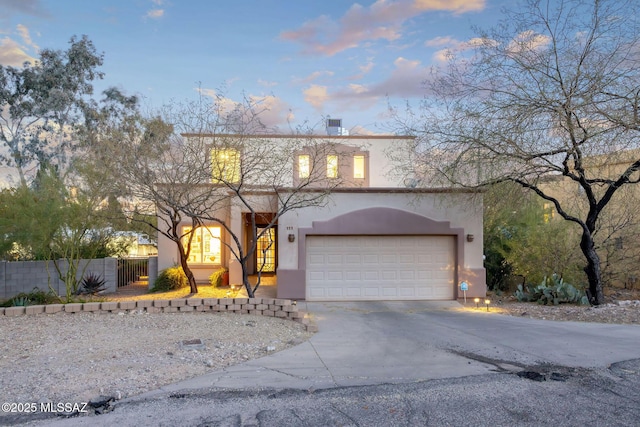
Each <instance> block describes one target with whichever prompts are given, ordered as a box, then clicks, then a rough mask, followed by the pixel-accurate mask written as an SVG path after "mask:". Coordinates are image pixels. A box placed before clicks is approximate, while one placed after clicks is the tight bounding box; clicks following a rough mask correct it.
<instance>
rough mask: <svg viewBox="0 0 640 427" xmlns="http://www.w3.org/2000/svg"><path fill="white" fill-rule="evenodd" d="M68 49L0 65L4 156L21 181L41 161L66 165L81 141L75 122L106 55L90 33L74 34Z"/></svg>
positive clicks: (0, 137)
mask: <svg viewBox="0 0 640 427" xmlns="http://www.w3.org/2000/svg"><path fill="white" fill-rule="evenodd" d="M69 44H70V47H69V49H68V50H66V51H64V52H63V51H56V50H50V49H43V50H42V51H41V52H40V57H39V58H38V60H37V61H36V63H35V64H29V63H25V65H24V66H23V67H22V68H17V67H10V66H8V67H5V66H2V65H0V111H2V114H0V143H1V144H2V145H3V148H4V150H3V151H2V154H1V155H0V162H1V163H2V164H4V165H6V166H8V167H11V168H15V169H16V170H17V172H18V175H19V178H20V184H22V185H23V186H24V185H26V184H27V183H28V174H29V172H30V171H36V170H38V168H39V165H40V164H43V163H46V164H50V165H55V166H57V167H58V168H62V167H66V164H67V161H68V159H69V156H70V155H71V154H72V153H73V151H74V150H75V148H76V147H77V141H76V140H75V139H74V137H73V132H74V126H76V125H77V124H79V123H81V122H82V121H83V117H84V116H85V114H86V112H87V108H89V107H90V104H91V103H90V102H88V101H89V98H88V97H89V96H90V95H92V94H93V86H92V85H91V82H92V81H93V80H94V79H97V78H102V73H101V72H99V71H97V70H96V69H97V67H99V66H100V65H102V55H99V54H97V53H96V50H95V48H94V46H93V43H92V42H91V41H90V40H89V39H88V38H87V37H86V36H83V37H82V38H80V39H78V38H76V37H72V38H71V40H70V42H69Z"/></svg>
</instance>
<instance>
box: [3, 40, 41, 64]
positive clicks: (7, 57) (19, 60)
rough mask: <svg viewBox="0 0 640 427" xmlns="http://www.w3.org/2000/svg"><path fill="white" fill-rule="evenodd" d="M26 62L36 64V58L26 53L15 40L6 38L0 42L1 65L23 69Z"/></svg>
mask: <svg viewBox="0 0 640 427" xmlns="http://www.w3.org/2000/svg"><path fill="white" fill-rule="evenodd" d="M25 62H31V63H32V64H34V63H35V58H33V57H32V56H30V55H29V54H28V53H26V52H25V51H24V48H23V47H22V46H21V45H20V44H18V43H17V42H16V41H15V40H13V39H11V38H9V37H5V38H3V39H1V40H0V64H2V65H10V66H13V67H21V66H22V65H23V64H24V63H25Z"/></svg>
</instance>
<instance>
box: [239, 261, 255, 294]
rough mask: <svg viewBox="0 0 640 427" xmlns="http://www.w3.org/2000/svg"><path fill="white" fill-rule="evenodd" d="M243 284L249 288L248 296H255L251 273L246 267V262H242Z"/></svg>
mask: <svg viewBox="0 0 640 427" xmlns="http://www.w3.org/2000/svg"><path fill="white" fill-rule="evenodd" d="M242 284H243V285H244V288H245V289H246V290H247V296H248V297H249V298H254V293H253V287H252V286H251V282H249V273H247V269H246V268H245V262H243V263H242Z"/></svg>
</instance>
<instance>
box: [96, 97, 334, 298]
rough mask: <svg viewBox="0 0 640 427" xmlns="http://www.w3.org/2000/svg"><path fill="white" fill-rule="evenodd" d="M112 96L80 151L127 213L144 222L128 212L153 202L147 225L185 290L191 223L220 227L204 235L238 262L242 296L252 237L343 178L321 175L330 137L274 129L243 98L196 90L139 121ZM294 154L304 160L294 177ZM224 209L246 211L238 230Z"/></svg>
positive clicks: (314, 201)
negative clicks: (173, 257)
mask: <svg viewBox="0 0 640 427" xmlns="http://www.w3.org/2000/svg"><path fill="white" fill-rule="evenodd" d="M112 95H113V96H112V97H111V98H112V101H117V102H107V103H106V104H105V105H104V106H103V108H102V113H103V114H102V115H100V116H98V117H96V118H95V122H94V123H92V128H93V130H92V131H91V132H90V134H91V138H89V140H90V141H91V143H90V147H88V148H87V154H88V157H90V158H92V159H93V164H94V165H96V169H98V170H101V171H103V172H104V176H103V177H102V178H99V179H102V180H111V181H112V184H113V185H112V191H113V192H114V194H116V195H117V196H118V197H119V198H120V199H125V200H126V203H124V206H125V210H128V211H129V212H130V216H131V218H143V220H145V221H148V217H146V218H147V219H144V217H141V216H140V215H136V214H138V213H140V212H143V213H149V212H150V210H151V209H153V208H154V207H155V211H156V214H157V224H153V222H151V221H148V223H149V225H150V226H152V227H154V228H155V229H156V230H157V232H158V233H161V234H162V235H164V236H165V237H167V238H169V239H170V240H171V241H173V242H174V243H175V244H176V245H177V248H178V253H179V257H180V265H181V266H182V268H183V270H184V272H185V274H186V276H187V278H188V281H189V284H190V287H191V292H192V293H197V289H198V288H197V285H196V279H195V277H194V275H193V272H192V270H191V268H190V267H189V258H190V255H191V250H192V243H193V239H194V238H195V232H196V230H197V229H198V228H199V227H203V226H206V225H208V224H212V223H214V224H216V225H219V226H220V227H221V228H222V229H223V230H224V231H225V234H226V235H224V236H211V237H212V238H213V239H219V241H220V243H221V245H224V246H226V247H227V248H228V250H229V253H231V254H232V256H233V258H234V259H235V260H237V261H238V263H239V264H240V266H241V268H242V281H243V285H244V286H245V288H246V290H247V293H248V295H249V296H251V297H252V296H253V295H254V292H255V290H256V289H257V288H258V286H259V285H260V273H261V269H258V271H259V278H258V282H257V283H256V284H255V285H251V283H250V282H249V263H250V261H251V260H252V259H253V257H254V256H256V251H258V241H259V240H260V238H261V237H263V236H271V235H272V233H273V229H274V227H275V226H276V224H277V222H278V219H279V218H280V216H282V215H283V214H284V213H286V212H289V211H291V210H294V209H299V208H302V207H308V206H317V205H322V204H324V203H326V201H327V197H328V195H329V193H330V190H331V189H332V188H334V187H335V186H338V185H340V184H341V183H342V182H343V181H342V179H341V178H340V177H336V178H335V179H327V160H326V159H327V157H326V156H327V154H328V153H333V152H334V151H335V150H334V148H335V144H332V143H330V142H328V141H320V140H318V139H317V137H313V136H310V135H308V134H306V133H301V132H298V133H297V134H289V135H286V136H283V135H275V134H274V131H273V130H271V129H269V128H267V127H266V126H264V125H263V124H262V122H261V121H260V115H261V114H262V113H263V110H262V107H261V105H260V104H259V103H256V102H253V101H252V100H250V99H245V100H244V101H243V102H241V103H239V104H235V105H233V106H231V107H229V104H228V103H227V102H226V100H224V99H221V98H213V99H212V98H207V97H204V96H201V97H200V98H199V99H198V100H197V101H195V102H187V103H176V104H171V105H168V106H166V107H165V108H164V109H163V110H162V111H161V112H160V113H159V114H158V115H157V116H156V117H155V118H151V119H145V118H143V117H142V116H141V115H140V114H139V112H138V110H137V105H136V103H135V102H123V101H122V100H121V99H119V94H117V93H113V94H112ZM298 154H304V155H305V156H307V157H306V158H307V159H308V160H309V162H308V164H306V165H305V168H306V170H305V173H304V174H302V175H300V176H301V178H298V179H295V180H294V170H295V169H296V168H297V167H298V166H297V164H296V163H295V162H296V159H297V155H298ZM336 155H339V153H337V154H336ZM294 181H295V182H294ZM232 214H233V215H241V216H242V218H245V217H246V218H248V222H249V223H250V226H249V232H248V235H245V234H244V233H245V232H244V231H243V230H238V229H237V228H234V225H233V224H232V223H231V217H232ZM236 217H237V216H236ZM185 223H188V225H186V226H185ZM227 237H228V238H227ZM262 249H263V250H262V251H261V253H259V254H257V256H258V259H259V260H260V259H261V260H262V262H261V263H259V264H261V265H262V266H264V264H265V257H266V251H267V249H269V248H268V247H267V248H262Z"/></svg>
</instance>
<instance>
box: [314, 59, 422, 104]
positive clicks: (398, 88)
mask: <svg viewBox="0 0 640 427" xmlns="http://www.w3.org/2000/svg"><path fill="white" fill-rule="evenodd" d="M394 67H395V68H394V69H393V71H392V72H391V74H390V75H389V76H388V78H387V79H385V80H383V81H381V82H379V83H376V84H372V85H366V84H355V83H352V84H349V85H347V86H345V87H343V88H339V89H337V90H335V91H332V92H329V90H328V88H327V87H326V86H319V85H311V86H310V87H309V88H307V89H306V90H305V91H304V92H303V95H304V99H305V101H306V102H308V103H309V104H311V105H312V106H313V107H314V108H315V109H316V110H318V111H327V110H330V109H333V108H337V109H346V108H357V109H367V108H370V107H372V106H373V105H375V104H376V103H377V102H378V101H380V100H381V99H384V98H385V97H387V96H393V97H402V98H413V97H416V96H418V97H421V96H422V95H424V93H425V88H424V81H425V80H426V79H427V77H428V70H427V68H426V67H425V66H424V65H423V64H422V63H421V62H420V61H415V60H409V59H406V58H403V57H399V58H397V59H396V60H395V61H394Z"/></svg>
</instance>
